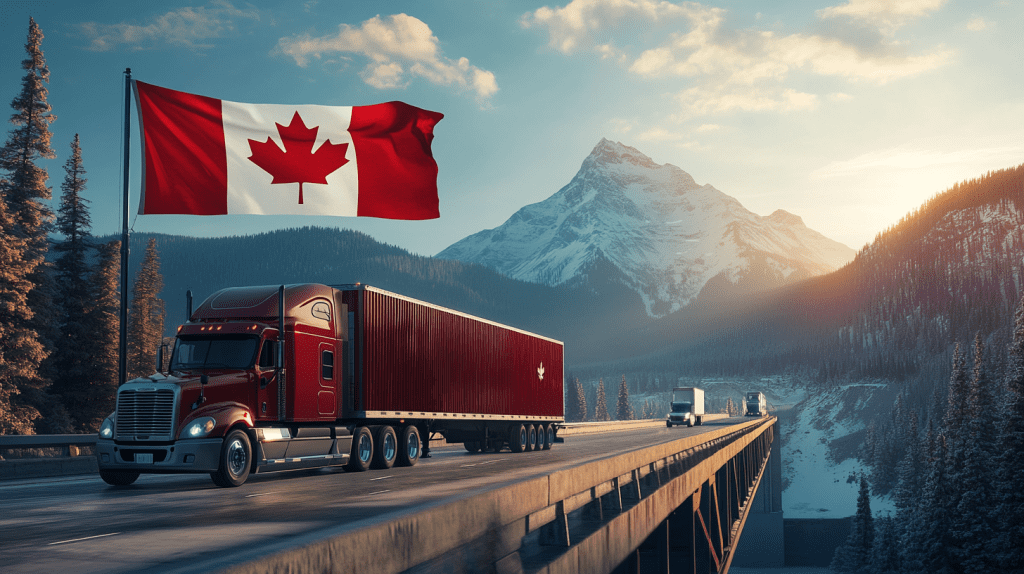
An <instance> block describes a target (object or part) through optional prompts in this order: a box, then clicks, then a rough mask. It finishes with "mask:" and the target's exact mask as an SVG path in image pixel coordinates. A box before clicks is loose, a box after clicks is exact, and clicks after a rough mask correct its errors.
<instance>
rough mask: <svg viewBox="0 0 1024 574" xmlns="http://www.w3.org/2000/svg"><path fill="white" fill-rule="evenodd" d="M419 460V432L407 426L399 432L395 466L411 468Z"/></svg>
mask: <svg viewBox="0 0 1024 574" xmlns="http://www.w3.org/2000/svg"><path fill="white" fill-rule="evenodd" d="M419 459H420V431H419V430H418V429H417V428H416V427H414V426H412V425H409V426H407V427H404V428H403V429H402V430H401V433H400V434H399V436H398V455H397V456H396V458H395V465H396V466H413V465H415V464H416V461H418V460H419Z"/></svg>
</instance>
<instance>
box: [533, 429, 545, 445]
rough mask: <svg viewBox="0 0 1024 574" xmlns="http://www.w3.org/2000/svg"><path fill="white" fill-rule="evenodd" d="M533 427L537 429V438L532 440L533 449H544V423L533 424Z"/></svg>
mask: <svg viewBox="0 0 1024 574" xmlns="http://www.w3.org/2000/svg"><path fill="white" fill-rule="evenodd" d="M533 428H535V429H537V438H535V439H534V441H533V450H544V435H545V433H546V431H545V430H544V428H545V426H544V425H534V426H533Z"/></svg>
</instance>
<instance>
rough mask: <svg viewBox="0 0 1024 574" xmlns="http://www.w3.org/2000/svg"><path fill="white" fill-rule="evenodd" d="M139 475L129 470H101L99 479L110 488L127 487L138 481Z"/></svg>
mask: <svg viewBox="0 0 1024 574" xmlns="http://www.w3.org/2000/svg"><path fill="white" fill-rule="evenodd" d="M139 474H140V473H138V472H135V471H131V470H101V471H100V478H102V479H103V482H105V483H107V484H109V485H112V486H128V485H129V484H131V483H133V482H135V481H136V480H138V478H139Z"/></svg>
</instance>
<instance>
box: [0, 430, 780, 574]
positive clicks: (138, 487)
mask: <svg viewBox="0 0 1024 574" xmlns="http://www.w3.org/2000/svg"><path fill="white" fill-rule="evenodd" d="M569 432H580V431H579V429H572V430H571V431H569ZM567 434H569V433H567ZM777 437H778V427H777V421H776V419H774V418H767V419H753V420H752V419H744V418H742V417H734V418H721V419H718V420H708V421H706V422H705V424H704V425H701V426H698V427H693V428H679V427H675V428H671V429H669V428H665V426H664V424H660V426H636V427H630V428H626V429H622V430H618V431H616V432H601V433H592V434H569V436H566V437H565V442H564V443H560V444H556V445H555V446H554V447H553V448H552V449H551V450H549V451H538V452H530V453H521V454H512V453H509V452H499V453H475V454H471V453H468V452H466V451H465V450H464V449H462V448H461V445H460V446H458V447H455V446H452V447H445V448H435V449H432V454H433V456H432V457H431V458H430V459H425V460H421V461H420V463H419V464H418V465H417V466H415V467H411V468H395V469H391V470H387V471H370V472H365V473H349V472H345V471H344V470H341V469H322V470H316V471H298V472H292V473H277V474H259V475H255V476H252V477H250V479H249V481H248V482H247V483H246V484H245V485H243V486H242V487H240V488H231V489H225V488H217V487H215V486H213V484H212V483H211V482H210V479H209V477H208V476H206V475H143V477H142V478H140V479H139V481H138V482H137V483H135V484H134V485H132V486H131V487H127V488H115V487H111V486H108V485H106V484H105V483H103V482H102V481H101V480H100V478H99V477H98V476H96V475H77V476H64V477H51V478H37V479H20V480H7V481H2V482H0V564H2V568H0V569H2V570H3V572H5V573H10V574H14V573H22V572H25V573H27V572H33V573H34V572H69V573H70V572H76V573H89V572H104V573H106V572H171V573H176V572H225V573H232V574H234V573H237V574H242V573H262V572H267V573H270V572H281V573H283V572H317V573H320V572H444V573H445V574H455V573H458V572H547V573H555V572H638V571H644V572H648V571H658V572H701V573H704V572H727V571H728V569H729V567H730V565H731V563H732V560H733V558H734V557H735V555H736V549H737V543H738V541H739V540H740V537H741V534H742V533H743V532H744V526H745V524H747V523H748V521H749V522H750V523H751V524H754V523H755V522H756V523H758V528H760V529H761V532H760V533H758V535H757V536H756V540H754V541H753V542H752V543H751V544H752V545H753V546H755V547H757V546H758V545H762V546H765V547H766V548H768V550H767V551H769V552H770V551H771V547H774V546H778V547H781V542H782V541H781V528H782V524H781V522H782V521H781V512H778V520H777V523H778V524H777V530H778V532H777V533H776V532H775V526H774V523H775V521H774V520H773V519H771V518H766V517H770V516H771V515H773V514H775V513H776V512H777V511H778V510H779V509H780V507H781V496H780V494H779V491H780V488H781V484H780V479H779V474H780V470H781V469H780V465H779V458H780V457H779V455H778V440H777ZM0 446H2V445H0ZM755 492H757V496H756V497H755V496H754V494H755ZM765 525H767V527H766V526H765ZM766 528H767V529H766ZM765 532H767V533H768V534H765ZM776 534H777V536H776ZM748 537H749V536H748ZM780 565H781V564H780Z"/></svg>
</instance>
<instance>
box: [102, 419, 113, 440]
mask: <svg viewBox="0 0 1024 574" xmlns="http://www.w3.org/2000/svg"><path fill="white" fill-rule="evenodd" d="M100 438H114V419H113V415H111V416H109V417H107V418H105V419H103V424H101V425H100Z"/></svg>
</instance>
